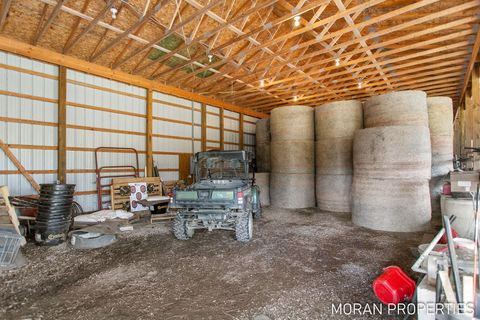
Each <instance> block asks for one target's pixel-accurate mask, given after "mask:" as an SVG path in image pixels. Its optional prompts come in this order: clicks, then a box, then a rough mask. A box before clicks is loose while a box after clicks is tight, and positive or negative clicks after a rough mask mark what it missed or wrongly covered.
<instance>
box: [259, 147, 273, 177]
mask: <svg viewBox="0 0 480 320" xmlns="http://www.w3.org/2000/svg"><path fill="white" fill-rule="evenodd" d="M255 161H256V164H257V171H259V172H270V170H271V163H270V162H271V145H270V142H269V143H265V144H259V142H256V145H255Z"/></svg>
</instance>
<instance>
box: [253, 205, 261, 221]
mask: <svg viewBox="0 0 480 320" xmlns="http://www.w3.org/2000/svg"><path fill="white" fill-rule="evenodd" d="M261 217H262V204H261V203H260V202H258V207H257V210H255V211H254V212H253V218H254V219H260V218H261Z"/></svg>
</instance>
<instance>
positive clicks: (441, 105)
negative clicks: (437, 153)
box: [427, 97, 453, 137]
mask: <svg viewBox="0 0 480 320" xmlns="http://www.w3.org/2000/svg"><path fill="white" fill-rule="evenodd" d="M427 106H428V126H429V127H430V135H431V136H452V137H453V103H452V99H451V98H449V97H428V98H427Z"/></svg>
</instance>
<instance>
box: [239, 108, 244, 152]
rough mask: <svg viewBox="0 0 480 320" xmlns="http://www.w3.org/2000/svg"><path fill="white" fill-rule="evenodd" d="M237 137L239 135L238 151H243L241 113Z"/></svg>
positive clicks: (241, 114)
mask: <svg viewBox="0 0 480 320" xmlns="http://www.w3.org/2000/svg"><path fill="white" fill-rule="evenodd" d="M238 135H239V139H238V141H239V145H240V150H243V148H244V143H243V113H240V123H239V124H238Z"/></svg>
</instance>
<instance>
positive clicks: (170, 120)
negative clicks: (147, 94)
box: [152, 91, 202, 180]
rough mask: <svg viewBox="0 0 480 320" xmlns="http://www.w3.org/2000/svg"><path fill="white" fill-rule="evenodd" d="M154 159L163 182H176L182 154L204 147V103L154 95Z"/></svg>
mask: <svg viewBox="0 0 480 320" xmlns="http://www.w3.org/2000/svg"><path fill="white" fill-rule="evenodd" d="M152 113H153V160H154V162H155V164H156V165H157V167H158V168H159V170H160V176H161V177H162V179H163V180H177V179H178V168H179V157H178V155H179V154H181V153H188V154H191V153H195V152H199V151H200V148H201V138H202V131H201V122H202V115H201V104H200V103H198V102H193V101H189V100H186V99H182V98H178V97H174V96H170V95H166V94H163V93H160V92H156V91H154V92H153V110H152Z"/></svg>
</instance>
